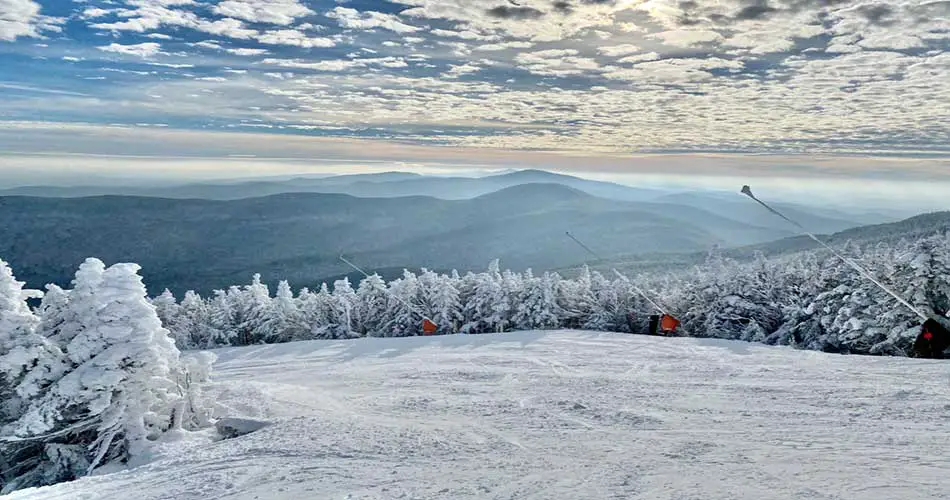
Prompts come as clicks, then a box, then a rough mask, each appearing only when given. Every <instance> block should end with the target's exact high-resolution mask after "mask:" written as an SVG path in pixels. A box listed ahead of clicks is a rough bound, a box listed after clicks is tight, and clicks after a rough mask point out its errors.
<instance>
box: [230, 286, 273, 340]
mask: <svg viewBox="0 0 950 500" xmlns="http://www.w3.org/2000/svg"><path fill="white" fill-rule="evenodd" d="M229 294H232V295H233V300H234V302H232V304H233V307H234V308H235V310H236V313H237V317H238V324H237V330H238V341H239V342H240V345H252V344H260V343H264V342H273V340H274V339H275V338H276V337H277V336H278V332H277V331H276V322H275V321H274V303H273V300H272V299H271V296H270V289H269V288H268V287H267V285H266V284H264V283H262V282H261V275H260V274H255V275H254V277H253V279H252V280H251V284H250V285H245V286H244V287H243V288H242V289H241V290H240V291H237V290H233V291H230V292H229Z"/></svg>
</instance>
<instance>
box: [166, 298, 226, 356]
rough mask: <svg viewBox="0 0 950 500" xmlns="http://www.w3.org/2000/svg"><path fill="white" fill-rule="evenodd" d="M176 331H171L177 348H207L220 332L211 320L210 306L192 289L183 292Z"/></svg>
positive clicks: (211, 345) (217, 337)
mask: <svg viewBox="0 0 950 500" xmlns="http://www.w3.org/2000/svg"><path fill="white" fill-rule="evenodd" d="M175 326H176V331H173V332H171V333H172V335H173V338H174V339H175V345H176V346H178V348H179V349H182V350H184V349H209V348H212V347H215V346H216V342H217V339H220V338H221V337H222V335H221V332H220V331H219V330H218V329H217V328H216V327H215V324H214V321H212V315H211V306H210V305H209V304H208V303H207V302H206V301H205V300H204V299H202V298H201V295H198V294H197V293H196V292H194V291H193V290H188V291H187V292H185V296H184V297H182V299H181V304H179V311H178V321H177V322H176V325H175Z"/></svg>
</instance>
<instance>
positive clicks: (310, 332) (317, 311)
mask: <svg viewBox="0 0 950 500" xmlns="http://www.w3.org/2000/svg"><path fill="white" fill-rule="evenodd" d="M331 301H332V297H331V296H330V292H329V290H327V285H326V283H323V284H322V285H321V286H320V291H319V292H318V293H313V292H311V291H310V290H309V289H307V288H304V289H302V290H300V293H298V294H297V309H298V310H299V311H300V316H301V321H302V322H303V325H304V328H303V329H302V331H301V333H300V335H301V337H300V338H298V339H294V340H308V339H320V338H326V337H325V334H326V331H327V330H328V329H329V328H330V314H331V312H332V311H331V304H330V302H331Z"/></svg>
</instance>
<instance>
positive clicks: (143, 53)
mask: <svg viewBox="0 0 950 500" xmlns="http://www.w3.org/2000/svg"><path fill="white" fill-rule="evenodd" d="M96 48H97V49H99V50H101V51H103V52H111V53H113V54H122V55H127V56H137V57H143V58H147V57H152V56H154V55H156V54H159V53H161V48H162V46H161V45H159V44H158V43H155V42H145V43H139V44H133V45H121V44H118V43H114V42H113V43H110V44H109V45H106V46H104V47H96Z"/></svg>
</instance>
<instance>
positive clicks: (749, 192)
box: [742, 186, 930, 321]
mask: <svg viewBox="0 0 950 500" xmlns="http://www.w3.org/2000/svg"><path fill="white" fill-rule="evenodd" d="M742 194H744V195H746V196H748V197H749V198H752V199H753V200H755V201H756V202H758V203H759V204H760V205H762V206H763V207H765V208H766V209H767V210H768V211H769V212H772V213H773V214H775V215H777V216H779V217H781V218H783V219H785V220H786V221H788V222H789V223H791V224H792V225H794V226H795V227H797V228H799V229H801V230H802V232H803V233H804V234H805V235H806V236H808V237H809V238H811V239H813V240H815V241H816V242H817V243H818V244H819V245H821V246H823V247H825V248H826V249H827V250H828V251H830V252H831V253H833V254H834V255H835V256H836V257H838V258H839V259H841V260H843V261H844V262H845V263H846V264H848V265H849V266H851V267H852V268H853V269H854V270H855V271H857V272H858V273H859V274H861V275H862V276H864V277H865V278H867V279H868V280H869V281H871V282H872V283H874V284H875V285H877V286H878V287H880V289H881V290H884V291H885V292H887V293H888V294H890V295H891V297H894V298H895V299H897V301H898V302H900V303H901V304H903V305H904V306H906V307H907V308H908V309H910V310H911V311H913V312H914V314H916V315H917V316H919V317H920V318H921V319H923V320H924V321H927V320H928V319H930V318H929V317H927V315H926V314H924V313H923V312H921V311H920V310H919V309H917V308H916V307H914V306H912V305H911V304H910V302H907V301H906V300H904V299H903V298H902V297H901V296H900V295H897V293H895V292H894V291H892V290H891V289H890V288H888V287H886V286H884V284H883V283H881V282H880V281H878V280H877V279H875V278H874V276H873V275H872V274H871V273H870V271H868V270H866V269H864V268H863V267H861V266H860V265H858V263H857V262H855V261H853V260H851V259H849V258H847V257H845V256H844V255H841V254H840V253H839V252H838V251H837V250H835V249H834V248H831V247H830V246H829V245H827V244H826V243H825V242H823V241H821V240H820V239H818V237H817V236H815V235H814V234H812V233H811V232H809V231H808V230H807V229H805V226H802V225H801V224H799V223H797V222H795V221H793V220H792V219H789V218H788V217H786V216H785V215H783V214H782V213H781V212H779V211H778V210H775V209H774V208H772V207H770V206H768V205H767V204H766V203H765V202H764V201H762V200H760V199H758V198H756V197H755V195H754V194H752V188H750V187H749V186H742Z"/></svg>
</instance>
